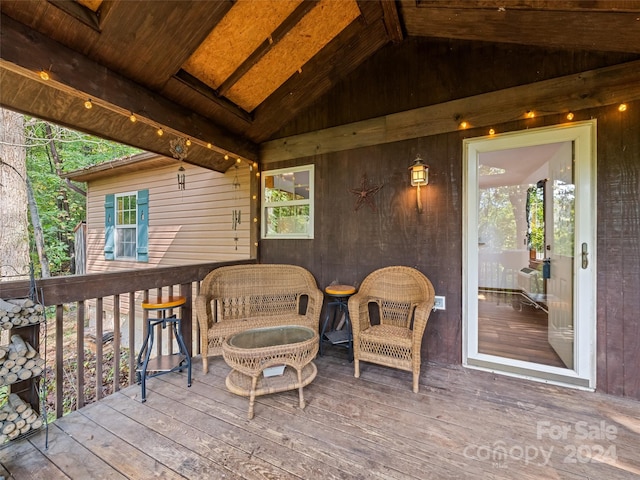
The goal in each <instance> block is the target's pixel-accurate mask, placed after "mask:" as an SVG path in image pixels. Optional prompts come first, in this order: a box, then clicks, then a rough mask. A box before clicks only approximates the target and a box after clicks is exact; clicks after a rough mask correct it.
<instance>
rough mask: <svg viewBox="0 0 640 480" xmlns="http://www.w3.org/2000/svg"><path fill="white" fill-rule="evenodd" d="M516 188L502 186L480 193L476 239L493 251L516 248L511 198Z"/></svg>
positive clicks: (515, 231)
mask: <svg viewBox="0 0 640 480" xmlns="http://www.w3.org/2000/svg"><path fill="white" fill-rule="evenodd" d="M518 188H519V187H517V186H515V187H514V186H502V187H493V188H487V189H484V190H481V191H480V198H479V205H478V207H479V208H478V237H479V238H480V239H482V241H483V242H484V243H486V245H488V246H489V248H490V249H491V250H493V251H501V250H513V249H515V248H517V238H516V235H517V230H516V219H515V214H514V207H513V204H512V203H511V196H512V195H513V194H514V191H515V192H517V189H518ZM514 189H515V190H514Z"/></svg>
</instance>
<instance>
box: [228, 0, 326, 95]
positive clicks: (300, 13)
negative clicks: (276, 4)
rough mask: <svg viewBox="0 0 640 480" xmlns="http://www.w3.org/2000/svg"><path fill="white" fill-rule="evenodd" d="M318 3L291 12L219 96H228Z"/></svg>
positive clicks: (313, 0) (309, 3)
mask: <svg viewBox="0 0 640 480" xmlns="http://www.w3.org/2000/svg"><path fill="white" fill-rule="evenodd" d="M318 3H319V0H312V1H307V2H302V3H301V4H300V5H298V6H297V7H296V9H295V10H294V11H293V12H291V14H290V15H289V16H288V17H287V18H286V19H285V20H284V21H283V22H282V23H281V24H280V25H279V26H278V28H276V29H275V31H274V32H273V33H272V34H271V37H269V38H268V39H266V40H265V41H264V42H262V43H261V44H260V46H259V47H258V48H256V50H255V51H254V52H253V53H252V54H251V55H249V57H247V59H246V60H245V61H244V62H242V64H241V65H240V66H239V67H238V68H237V69H236V71H235V72H233V73H232V74H231V75H229V77H228V78H227V79H226V80H225V81H224V82H222V84H221V85H220V87H218V95H221V96H224V95H226V93H227V92H228V91H229V89H230V88H231V87H233V86H234V85H235V84H236V83H237V82H238V80H240V78H242V76H243V75H244V74H245V73H247V72H248V71H249V70H251V68H252V67H253V66H254V65H255V64H256V63H258V62H259V61H260V59H261V58H262V57H264V56H265V55H266V54H267V53H269V51H270V50H271V49H272V48H273V47H275V46H276V45H277V44H278V42H279V41H280V40H282V39H283V38H284V37H285V35H287V34H288V33H289V32H290V31H291V30H292V29H293V28H294V27H295V26H296V25H297V24H298V22H300V20H302V19H303V18H304V16H305V15H306V14H307V13H309V12H310V11H311V10H312V9H313V8H315V7H316V6H317V5H318Z"/></svg>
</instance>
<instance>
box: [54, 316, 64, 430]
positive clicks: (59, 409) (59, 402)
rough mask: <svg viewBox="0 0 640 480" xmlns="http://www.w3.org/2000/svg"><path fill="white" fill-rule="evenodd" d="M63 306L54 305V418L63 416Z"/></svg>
mask: <svg viewBox="0 0 640 480" xmlns="http://www.w3.org/2000/svg"><path fill="white" fill-rule="evenodd" d="M63 334H64V306H63V305H56V360H55V362H56V363H55V364H56V418H60V417H62V415H63V414H64V357H63V353H64V352H63V348H62V344H63V341H64V336H63Z"/></svg>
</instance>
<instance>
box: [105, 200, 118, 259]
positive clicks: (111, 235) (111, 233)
mask: <svg viewBox="0 0 640 480" xmlns="http://www.w3.org/2000/svg"><path fill="white" fill-rule="evenodd" d="M115 213H116V208H115V195H113V194H110V195H105V196H104V259H105V260H113V259H114V258H115V256H114V248H115V225H116V218H115Z"/></svg>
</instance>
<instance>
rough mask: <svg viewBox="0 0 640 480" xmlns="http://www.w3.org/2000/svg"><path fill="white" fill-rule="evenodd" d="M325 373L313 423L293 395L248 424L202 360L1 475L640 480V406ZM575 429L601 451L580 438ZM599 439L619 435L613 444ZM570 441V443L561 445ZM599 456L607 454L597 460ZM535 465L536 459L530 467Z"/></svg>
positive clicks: (333, 365)
mask: <svg viewBox="0 0 640 480" xmlns="http://www.w3.org/2000/svg"><path fill="white" fill-rule="evenodd" d="M316 364H317V365H318V376H317V378H316V379H315V380H314V381H313V382H312V383H311V384H310V385H309V386H307V387H305V390H304V391H305V400H306V401H307V405H306V408H305V409H304V410H301V409H300V408H299V407H298V398H297V392H295V391H294V392H282V393H278V394H273V395H265V396H261V397H258V398H257V399H256V405H255V417H254V419H253V420H248V419H247V411H248V399H247V398H245V397H240V396H237V395H234V394H231V393H230V392H228V391H227V389H226V387H225V384H224V379H225V376H226V375H227V373H228V372H229V368H228V367H227V365H226V364H225V363H224V361H223V360H222V359H221V358H212V359H211V360H210V371H209V374H207V375H204V374H202V370H201V363H200V361H199V360H195V361H194V374H193V385H192V386H191V387H190V388H187V386H186V380H185V376H184V374H179V373H173V374H169V375H163V376H160V377H156V378H154V379H151V380H150V381H149V382H148V384H147V390H148V392H147V401H146V402H145V403H144V404H143V403H140V388H139V387H138V386H135V385H134V386H132V387H129V388H125V389H123V390H121V391H120V392H118V393H116V394H113V395H111V396H109V397H107V398H105V399H103V400H101V401H100V402H98V403H94V404H91V405H89V406H87V407H85V408H83V409H81V410H79V411H77V412H74V413H72V414H70V415H67V416H65V417H63V418H62V419H59V420H57V421H56V422H55V423H54V424H52V425H50V426H49V446H48V448H45V437H44V432H40V433H38V434H36V435H34V436H32V437H29V438H27V439H24V440H22V441H20V442H17V443H16V444H11V445H9V446H6V447H5V448H3V449H0V465H1V466H2V467H4V469H5V470H6V471H7V472H8V474H10V475H11V476H12V477H13V478H14V479H16V480H21V479H27V478H34V476H35V475H34V474H35V473H36V472H37V473H38V475H37V477H39V478H52V479H55V478H71V479H84V478H133V479H142V478H157V477H160V478H194V479H195V478H225V479H250V480H261V479H269V480H275V479H293V480H295V479H305V480H306V479H316V478H317V479H323V480H324V479H353V478H356V479H358V478H361V479H429V478H436V479H442V478H469V477H471V478H486V479H496V480H497V479H511V478H517V479H518V480H528V479H539V478H562V479H575V480H581V479H589V478H607V479H614V480H615V479H621V480H623V479H631V478H638V476H639V475H640V457H638V455H637V452H638V450H639V449H640V402H637V401H634V400H629V399H624V398H620V397H611V396H609V395H604V394H600V393H593V392H585V391H580V390H573V389H567V388H562V387H557V386H554V385H548V384H544V383H538V382H530V381H526V380H522V379H517V378H511V377H506V376H500V375H495V374H492V373H489V372H482V371H476V370H470V369H464V368H462V367H446V366H437V365H432V364H429V365H425V366H424V368H423V370H422V373H421V382H420V392H419V393H418V394H414V393H413V392H412V391H411V374H410V373H409V372H401V371H397V370H393V369H389V368H385V367H379V366H376V365H372V364H362V365H361V372H362V375H361V378H359V379H356V378H354V377H353V364H352V363H350V362H349V361H348V360H347V358H346V351H344V350H339V349H331V351H330V352H329V353H328V354H326V355H325V356H323V357H319V358H318V359H316ZM543 422H546V423H543ZM579 425H582V426H583V427H584V428H585V429H588V430H587V431H589V432H590V433H591V435H592V436H594V435H595V438H582V437H581V435H580V432H579V431H578V430H577V428H578V426H579ZM601 426H604V427H605V428H609V429H613V430H614V433H613V434H612V436H611V437H610V438H607V437H604V436H602V432H601V431H599V430H598V429H599V428H600V427H601ZM540 428H542V430H540ZM562 428H564V429H565V430H566V433H565V434H564V436H554V435H552V434H551V429H554V431H559V430H560V429H562ZM541 432H542V433H541ZM594 432H596V433H594ZM600 447H602V449H603V453H605V452H606V454H605V455H600V456H599V458H594V457H593V454H594V453H598V452H599V450H598V449H599V448H600ZM543 450H544V452H545V454H546V455H548V456H546V457H543V456H542V451H543ZM527 452H528V453H529V455H530V456H531V455H534V454H535V455H536V457H535V458H531V457H530V458H529V459H527V458H525V457H521V455H524V454H526V453H527ZM574 453H575V455H573V454H574ZM589 455H591V456H589ZM40 472H46V473H47V474H46V475H45V476H42V475H40V474H39V473H40ZM49 472H51V473H50V474H49Z"/></svg>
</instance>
